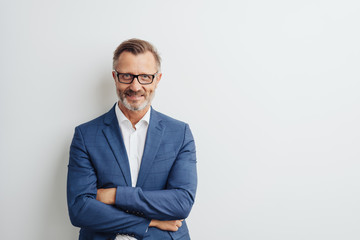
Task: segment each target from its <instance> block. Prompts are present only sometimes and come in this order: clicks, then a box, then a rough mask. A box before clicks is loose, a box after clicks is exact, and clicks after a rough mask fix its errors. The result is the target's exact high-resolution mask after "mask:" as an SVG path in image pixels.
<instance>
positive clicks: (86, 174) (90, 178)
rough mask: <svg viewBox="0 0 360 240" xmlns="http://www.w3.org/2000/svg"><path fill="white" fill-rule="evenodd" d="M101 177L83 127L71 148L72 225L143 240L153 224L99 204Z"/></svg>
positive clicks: (68, 198)
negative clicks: (83, 133)
mask: <svg viewBox="0 0 360 240" xmlns="http://www.w3.org/2000/svg"><path fill="white" fill-rule="evenodd" d="M96 194H97V177H96V173H95V169H94V167H93V165H92V163H91V159H90V156H89V154H88V152H87V150H86V147H85V144H84V140H83V136H82V133H81V130H80V128H79V127H77V128H76V129H75V134H74V138H73V141H72V143H71V147H70V159H69V165H68V178H67V201H68V210H69V216H70V220H71V223H72V224H73V225H74V226H76V227H81V228H86V229H89V230H91V231H94V232H112V233H119V234H128V235H131V236H135V237H136V238H138V239H142V238H143V235H144V234H145V232H146V230H147V228H148V226H149V223H150V220H149V219H146V218H143V217H139V216H135V215H132V214H128V213H126V212H123V211H122V210H120V209H118V208H116V207H115V206H111V205H107V204H104V203H102V202H100V201H97V200H96Z"/></svg>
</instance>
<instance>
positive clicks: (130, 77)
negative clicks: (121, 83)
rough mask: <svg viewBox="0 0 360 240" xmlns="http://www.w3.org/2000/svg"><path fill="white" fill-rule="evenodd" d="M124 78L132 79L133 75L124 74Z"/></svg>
mask: <svg viewBox="0 0 360 240" xmlns="http://www.w3.org/2000/svg"><path fill="white" fill-rule="evenodd" d="M122 77H123V79H132V75H131V74H129V73H124V74H122Z"/></svg>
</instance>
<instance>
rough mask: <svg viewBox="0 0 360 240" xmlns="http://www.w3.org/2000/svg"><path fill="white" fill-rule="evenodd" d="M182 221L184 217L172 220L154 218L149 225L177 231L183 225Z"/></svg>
mask: <svg viewBox="0 0 360 240" xmlns="http://www.w3.org/2000/svg"><path fill="white" fill-rule="evenodd" d="M182 221H184V219H181V220H172V221H160V220H156V219H153V220H151V222H150V224H149V227H156V228H158V229H160V230H163V231H171V232H176V231H177V230H179V227H181V226H182Z"/></svg>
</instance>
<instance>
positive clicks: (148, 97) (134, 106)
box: [116, 89, 155, 111]
mask: <svg viewBox="0 0 360 240" xmlns="http://www.w3.org/2000/svg"><path fill="white" fill-rule="evenodd" d="M116 93H117V95H118V97H119V101H120V102H121V103H122V104H123V105H124V106H125V107H126V108H127V109H129V110H130V111H141V110H143V109H144V108H146V107H147V106H148V105H150V104H151V102H152V100H153V99H154V96H155V90H154V91H152V92H150V93H146V92H145V91H137V92H134V91H133V90H131V89H126V90H125V91H120V90H116ZM134 95H137V96H141V95H142V96H144V98H145V100H144V101H143V102H142V103H140V104H138V103H136V102H135V101H134V102H129V101H128V100H127V99H126V96H134Z"/></svg>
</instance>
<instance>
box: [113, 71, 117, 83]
mask: <svg viewBox="0 0 360 240" xmlns="http://www.w3.org/2000/svg"><path fill="white" fill-rule="evenodd" d="M112 76H113V79H114V81H115V83H116V74H115V71H112Z"/></svg>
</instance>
